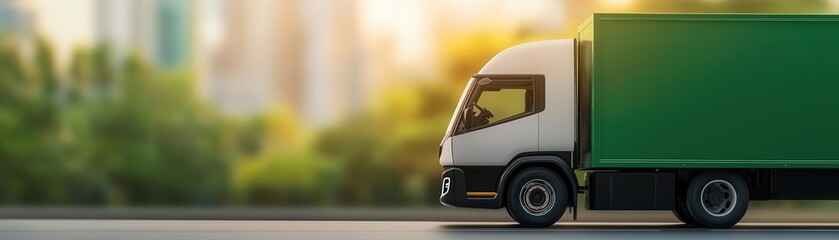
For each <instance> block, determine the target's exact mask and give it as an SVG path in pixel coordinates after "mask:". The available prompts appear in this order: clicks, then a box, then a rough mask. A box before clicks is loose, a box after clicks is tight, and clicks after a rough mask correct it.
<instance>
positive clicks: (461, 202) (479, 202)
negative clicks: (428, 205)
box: [440, 167, 502, 208]
mask: <svg viewBox="0 0 839 240" xmlns="http://www.w3.org/2000/svg"><path fill="white" fill-rule="evenodd" d="M465 176H466V175H465V174H464V173H463V170H461V169H460V168H457V167H446V170H445V171H444V172H443V176H442V177H441V178H440V179H441V183H442V185H441V193H440V203H442V204H443V205H445V206H447V207H464V208H501V207H502V200H501V196H498V195H496V196H495V197H493V198H468V197H466V177H465Z"/></svg>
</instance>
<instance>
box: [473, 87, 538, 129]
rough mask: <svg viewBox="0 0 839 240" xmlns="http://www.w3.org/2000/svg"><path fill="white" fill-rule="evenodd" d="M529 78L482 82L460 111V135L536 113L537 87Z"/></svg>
mask: <svg viewBox="0 0 839 240" xmlns="http://www.w3.org/2000/svg"><path fill="white" fill-rule="evenodd" d="M536 85H537V84H536V82H535V81H534V80H533V79H530V78H523V79H504V80H490V79H482V80H481V81H479V82H478V83H477V85H476V86H475V88H474V90H473V92H472V94H471V95H470V98H469V100H468V102H467V104H466V106H465V107H466V109H464V112H463V116H464V119H463V122H462V123H463V124H462V128H461V129H459V130H460V131H461V132H466V131H472V130H476V129H480V128H484V127H489V126H493V125H497V124H501V123H504V122H507V121H511V120H514V119H517V118H521V117H524V116H528V115H531V114H533V113H536V105H537V101H536V100H537V99H536V96H537V94H541V93H537V91H536V90H537V87H536Z"/></svg>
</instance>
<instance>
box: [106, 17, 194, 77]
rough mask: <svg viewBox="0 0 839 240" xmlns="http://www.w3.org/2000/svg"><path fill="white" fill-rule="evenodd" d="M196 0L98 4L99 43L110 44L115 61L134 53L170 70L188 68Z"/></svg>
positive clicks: (191, 48) (191, 49)
mask: <svg viewBox="0 0 839 240" xmlns="http://www.w3.org/2000/svg"><path fill="white" fill-rule="evenodd" d="M194 4H195V3H194V2H193V1H192V0H96V2H95V6H94V7H95V11H94V14H95V17H94V25H95V35H96V36H95V39H96V41H97V42H101V43H106V44H109V45H110V46H111V47H112V48H113V51H114V54H115V59H121V58H124V57H125V56H127V55H128V54H129V53H130V52H131V51H134V50H136V51H139V53H141V54H143V55H145V56H146V57H148V58H150V59H151V60H153V61H154V62H155V63H158V64H159V65H160V66H162V67H164V68H168V69H174V68H178V67H184V66H185V65H186V64H188V63H189V60H190V58H191V52H192V51H193V47H192V46H193V38H192V35H193V29H195V27H194V26H193V25H194V24H195V21H194V19H193V14H194V13H193V12H194V9H195V6H194Z"/></svg>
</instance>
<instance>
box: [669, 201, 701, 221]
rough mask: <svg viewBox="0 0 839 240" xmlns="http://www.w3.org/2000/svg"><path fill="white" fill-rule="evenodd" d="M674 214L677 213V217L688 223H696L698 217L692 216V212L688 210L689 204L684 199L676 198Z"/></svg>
mask: <svg viewBox="0 0 839 240" xmlns="http://www.w3.org/2000/svg"><path fill="white" fill-rule="evenodd" d="M673 215H675V216H676V218H678V219H679V221H682V222H683V223H685V224H688V225H694V224H696V219H693V216H691V215H690V213H689V212H688V209H687V206H685V201H684V200H676V208H675V209H673Z"/></svg>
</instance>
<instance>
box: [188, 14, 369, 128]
mask: <svg viewBox="0 0 839 240" xmlns="http://www.w3.org/2000/svg"><path fill="white" fill-rule="evenodd" d="M210 4H219V5H220V6H221V7H220V8H221V9H224V10H222V12H221V13H220V15H221V16H220V18H221V21H220V22H221V28H222V29H221V30H219V31H223V32H224V33H223V34H221V36H222V37H220V38H221V39H220V40H217V41H218V42H219V44H207V45H209V48H208V49H205V50H206V51H207V52H208V53H207V54H208V55H209V56H208V57H209V59H210V60H208V62H207V63H206V64H207V66H206V71H204V80H205V81H207V83H205V84H206V86H207V88H208V91H207V92H208V93H209V95H210V97H211V99H212V100H213V101H215V102H216V103H218V105H219V106H221V107H223V108H224V109H226V110H228V111H230V112H233V113H240V114H249V113H256V112H260V111H262V110H265V109H267V108H270V107H276V106H277V105H280V106H282V107H287V108H291V109H292V110H293V111H294V112H297V113H298V114H299V115H300V117H301V118H302V120H304V121H305V122H308V123H312V124H320V123H326V122H330V121H332V120H335V119H336V118H337V116H341V115H343V114H344V113H346V112H348V111H352V110H353V109H359V108H361V107H362V106H364V105H365V104H367V103H368V101H369V100H370V99H369V98H368V97H367V96H370V95H371V92H370V91H369V89H370V88H371V86H369V84H368V83H369V82H366V81H365V79H369V78H366V77H364V74H366V73H367V71H365V70H364V69H365V67H367V61H368V59H367V58H365V54H367V53H365V52H363V49H364V47H363V46H362V42H361V41H360V36H359V32H358V27H357V21H356V19H357V11H356V10H355V9H356V6H357V1H343V0H312V1H272V0H244V1H242V0H219V1H216V2H214V3H210ZM207 11H209V12H211V11H213V10H212V9H208V10H207ZM208 31H213V30H212V29H208ZM211 41H216V40H211Z"/></svg>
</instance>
